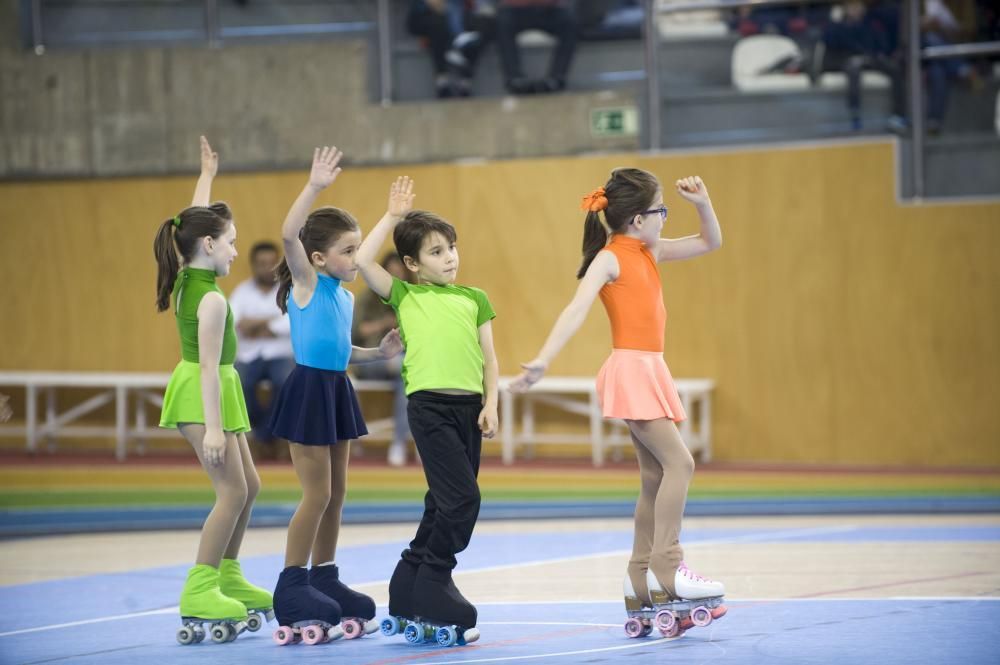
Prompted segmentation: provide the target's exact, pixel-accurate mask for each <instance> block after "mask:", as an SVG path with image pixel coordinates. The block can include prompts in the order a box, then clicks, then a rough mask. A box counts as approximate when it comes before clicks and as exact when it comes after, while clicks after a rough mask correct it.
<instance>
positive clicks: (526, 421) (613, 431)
mask: <svg viewBox="0 0 1000 665" xmlns="http://www.w3.org/2000/svg"><path fill="white" fill-rule="evenodd" d="M512 380H513V377H501V378H500V406H501V426H500V444H501V448H502V455H503V462H504V464H511V463H513V462H514V453H515V451H516V448H517V446H518V445H519V444H529V445H534V444H538V443H555V444H581V443H583V444H586V443H590V444H591V459H592V460H593V463H594V466H601V465H602V464H603V463H604V453H605V449H606V448H607V447H609V446H610V447H618V446H623V445H626V444H631V442H632V439H631V438H630V437H629V435H628V430H627V428H626V426H625V423H624V422H623V421H621V420H614V419H612V420H608V421H605V419H604V418H603V417H602V415H601V407H600V404H598V401H597V385H596V381H595V380H594V379H593V378H588V377H571V376H547V377H543V378H542V379H541V380H540V381H539V382H538V383H536V384H535V385H534V386H532V387H531V390H529V391H528V392H526V393H523V394H519V395H514V394H513V393H511V392H510V391H509V390H507V389H506V388H507V386H508V385H509V384H510V382H511V381H512ZM675 384H676V386H677V392H678V394H679V395H680V398H681V403H682V404H683V405H684V410H685V411H686V412H687V415H688V419H687V420H685V421H684V422H682V423H680V425H679V426H678V428H679V429H680V433H681V437H682V438H683V439H684V442H685V443H686V444H687V446H688V448H689V449H690V450H691V452H692V454H697V455H699V458H700V460H701V461H702V462H707V461H709V460H710V459H711V458H712V425H711V422H712V390H713V389H714V388H715V382H714V381H712V380H711V379H677V380H675ZM579 396H582V397H583V399H579ZM518 402H519V403H520V407H521V409H520V413H521V417H520V428H519V429H518V428H517V427H516V425H515V423H516V420H517V419H516V417H515V411H516V410H517V407H516V404H517V403H518ZM536 403H540V404H548V405H551V406H555V407H558V408H560V409H562V410H564V411H567V412H569V413H574V414H577V415H581V416H586V417H587V418H588V419H589V421H590V432H589V433H588V434H567V433H552V434H540V433H538V432H536V431H535V404H536ZM605 422H607V423H608V425H609V431H607V432H606V431H605Z"/></svg>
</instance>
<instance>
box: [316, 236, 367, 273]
mask: <svg viewBox="0 0 1000 665" xmlns="http://www.w3.org/2000/svg"><path fill="white" fill-rule="evenodd" d="M360 246H361V231H347V232H346V233H341V234H340V237H339V238H337V240H336V241H335V242H334V243H333V244H332V245H330V248H329V249H327V250H326V252H324V253H320V252H313V254H312V263H313V265H314V266H315V267H316V269H317V270H320V271H322V272H325V273H326V274H327V275H329V276H330V277H333V278H334V279H339V280H340V281H342V282H353V281H354V280H355V278H356V277H357V276H358V247H360Z"/></svg>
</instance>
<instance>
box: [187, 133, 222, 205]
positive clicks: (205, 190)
mask: <svg viewBox="0 0 1000 665" xmlns="http://www.w3.org/2000/svg"><path fill="white" fill-rule="evenodd" d="M199 138H200V141H201V175H200V176H198V184H196V185H195V186H194V197H192V199H191V205H193V206H202V207H203V208H207V207H208V204H209V202H210V201H211V200H212V181H213V180H215V174H216V173H218V171H219V153H217V152H212V146H210V145H209V144H208V139H206V138H205V137H204V136H202V137H199Z"/></svg>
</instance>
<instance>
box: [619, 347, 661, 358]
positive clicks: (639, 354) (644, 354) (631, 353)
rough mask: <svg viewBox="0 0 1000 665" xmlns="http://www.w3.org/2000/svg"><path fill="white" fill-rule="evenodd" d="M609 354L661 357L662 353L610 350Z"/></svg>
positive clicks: (637, 350)
mask: <svg viewBox="0 0 1000 665" xmlns="http://www.w3.org/2000/svg"><path fill="white" fill-rule="evenodd" d="M611 353H625V354H628V355H637V356H660V357H661V358H662V357H663V351H640V350H639V349H611Z"/></svg>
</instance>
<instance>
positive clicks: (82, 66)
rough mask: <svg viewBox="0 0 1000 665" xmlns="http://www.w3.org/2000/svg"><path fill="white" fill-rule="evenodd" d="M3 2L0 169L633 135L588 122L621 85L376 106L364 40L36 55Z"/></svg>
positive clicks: (432, 154)
mask: <svg viewBox="0 0 1000 665" xmlns="http://www.w3.org/2000/svg"><path fill="white" fill-rule="evenodd" d="M3 11H4V12H5V13H4V14H3V15H2V18H4V19H8V18H9V19H10V20H4V21H3V24H4V25H5V26H7V27H5V28H3V29H2V31H0V100H2V101H0V119H2V131H0V178H7V179H10V178H36V177H54V176H56V177H67V176H69V177H93V176H119V175H153V174H166V173H175V172H183V171H189V170H191V169H192V168H193V167H194V166H195V165H196V164H197V153H196V152H195V147H196V142H194V141H192V138H193V137H197V135H198V134H202V133H204V134H207V135H208V136H209V137H210V138H211V139H212V142H213V145H215V146H217V148H218V150H219V152H220V154H221V155H222V156H223V160H224V161H223V164H224V167H225V168H226V169H227V170H229V171H242V170H259V169H283V168H300V167H302V166H304V165H305V164H306V163H307V162H308V160H309V157H310V155H311V151H312V147H313V146H314V145H316V144H319V143H335V144H336V145H338V146H339V147H341V148H342V149H343V150H344V151H345V153H346V154H347V158H348V159H349V161H350V163H354V164H368V163H386V162H388V163H400V162H418V161H419V162H426V161H440V160H453V159H463V158H505V157H514V156H517V157H533V156H541V155H565V154H576V153H581V152H593V151H600V150H622V149H625V150H627V149H632V148H636V147H638V139H637V138H636V137H626V138H615V139H594V138H593V137H592V136H591V134H590V109H591V108H593V107H597V106H608V105H611V106H617V105H632V104H634V101H633V95H632V93H631V92H629V91H623V92H591V93H580V94H565V95H554V96H545V97H534V98H521V99H513V98H492V99H474V100H469V101H462V102H458V103H453V104H449V103H437V102H419V103H406V104H399V105H396V106H393V107H390V108H381V107H380V106H378V105H377V104H374V103H373V102H372V100H371V98H370V92H369V84H368V67H369V66H370V65H369V58H370V56H369V53H368V48H369V45H368V42H367V41H366V40H363V39H362V40H347V39H343V40H336V39H331V40H323V41H298V42H294V43H283V44H255V45H240V46H227V47H225V48H223V49H209V48H199V47H177V48H130V49H89V50H83V51H58V50H50V51H48V52H47V53H46V54H45V55H42V56H37V55H35V54H33V53H31V52H29V51H25V50H23V49H22V48H21V47H20V45H19V43H18V36H17V34H16V19H17V14H16V12H15V11H14V10H13V8H12V5H11V3H9V2H8V3H5V4H4V7H3Z"/></svg>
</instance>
